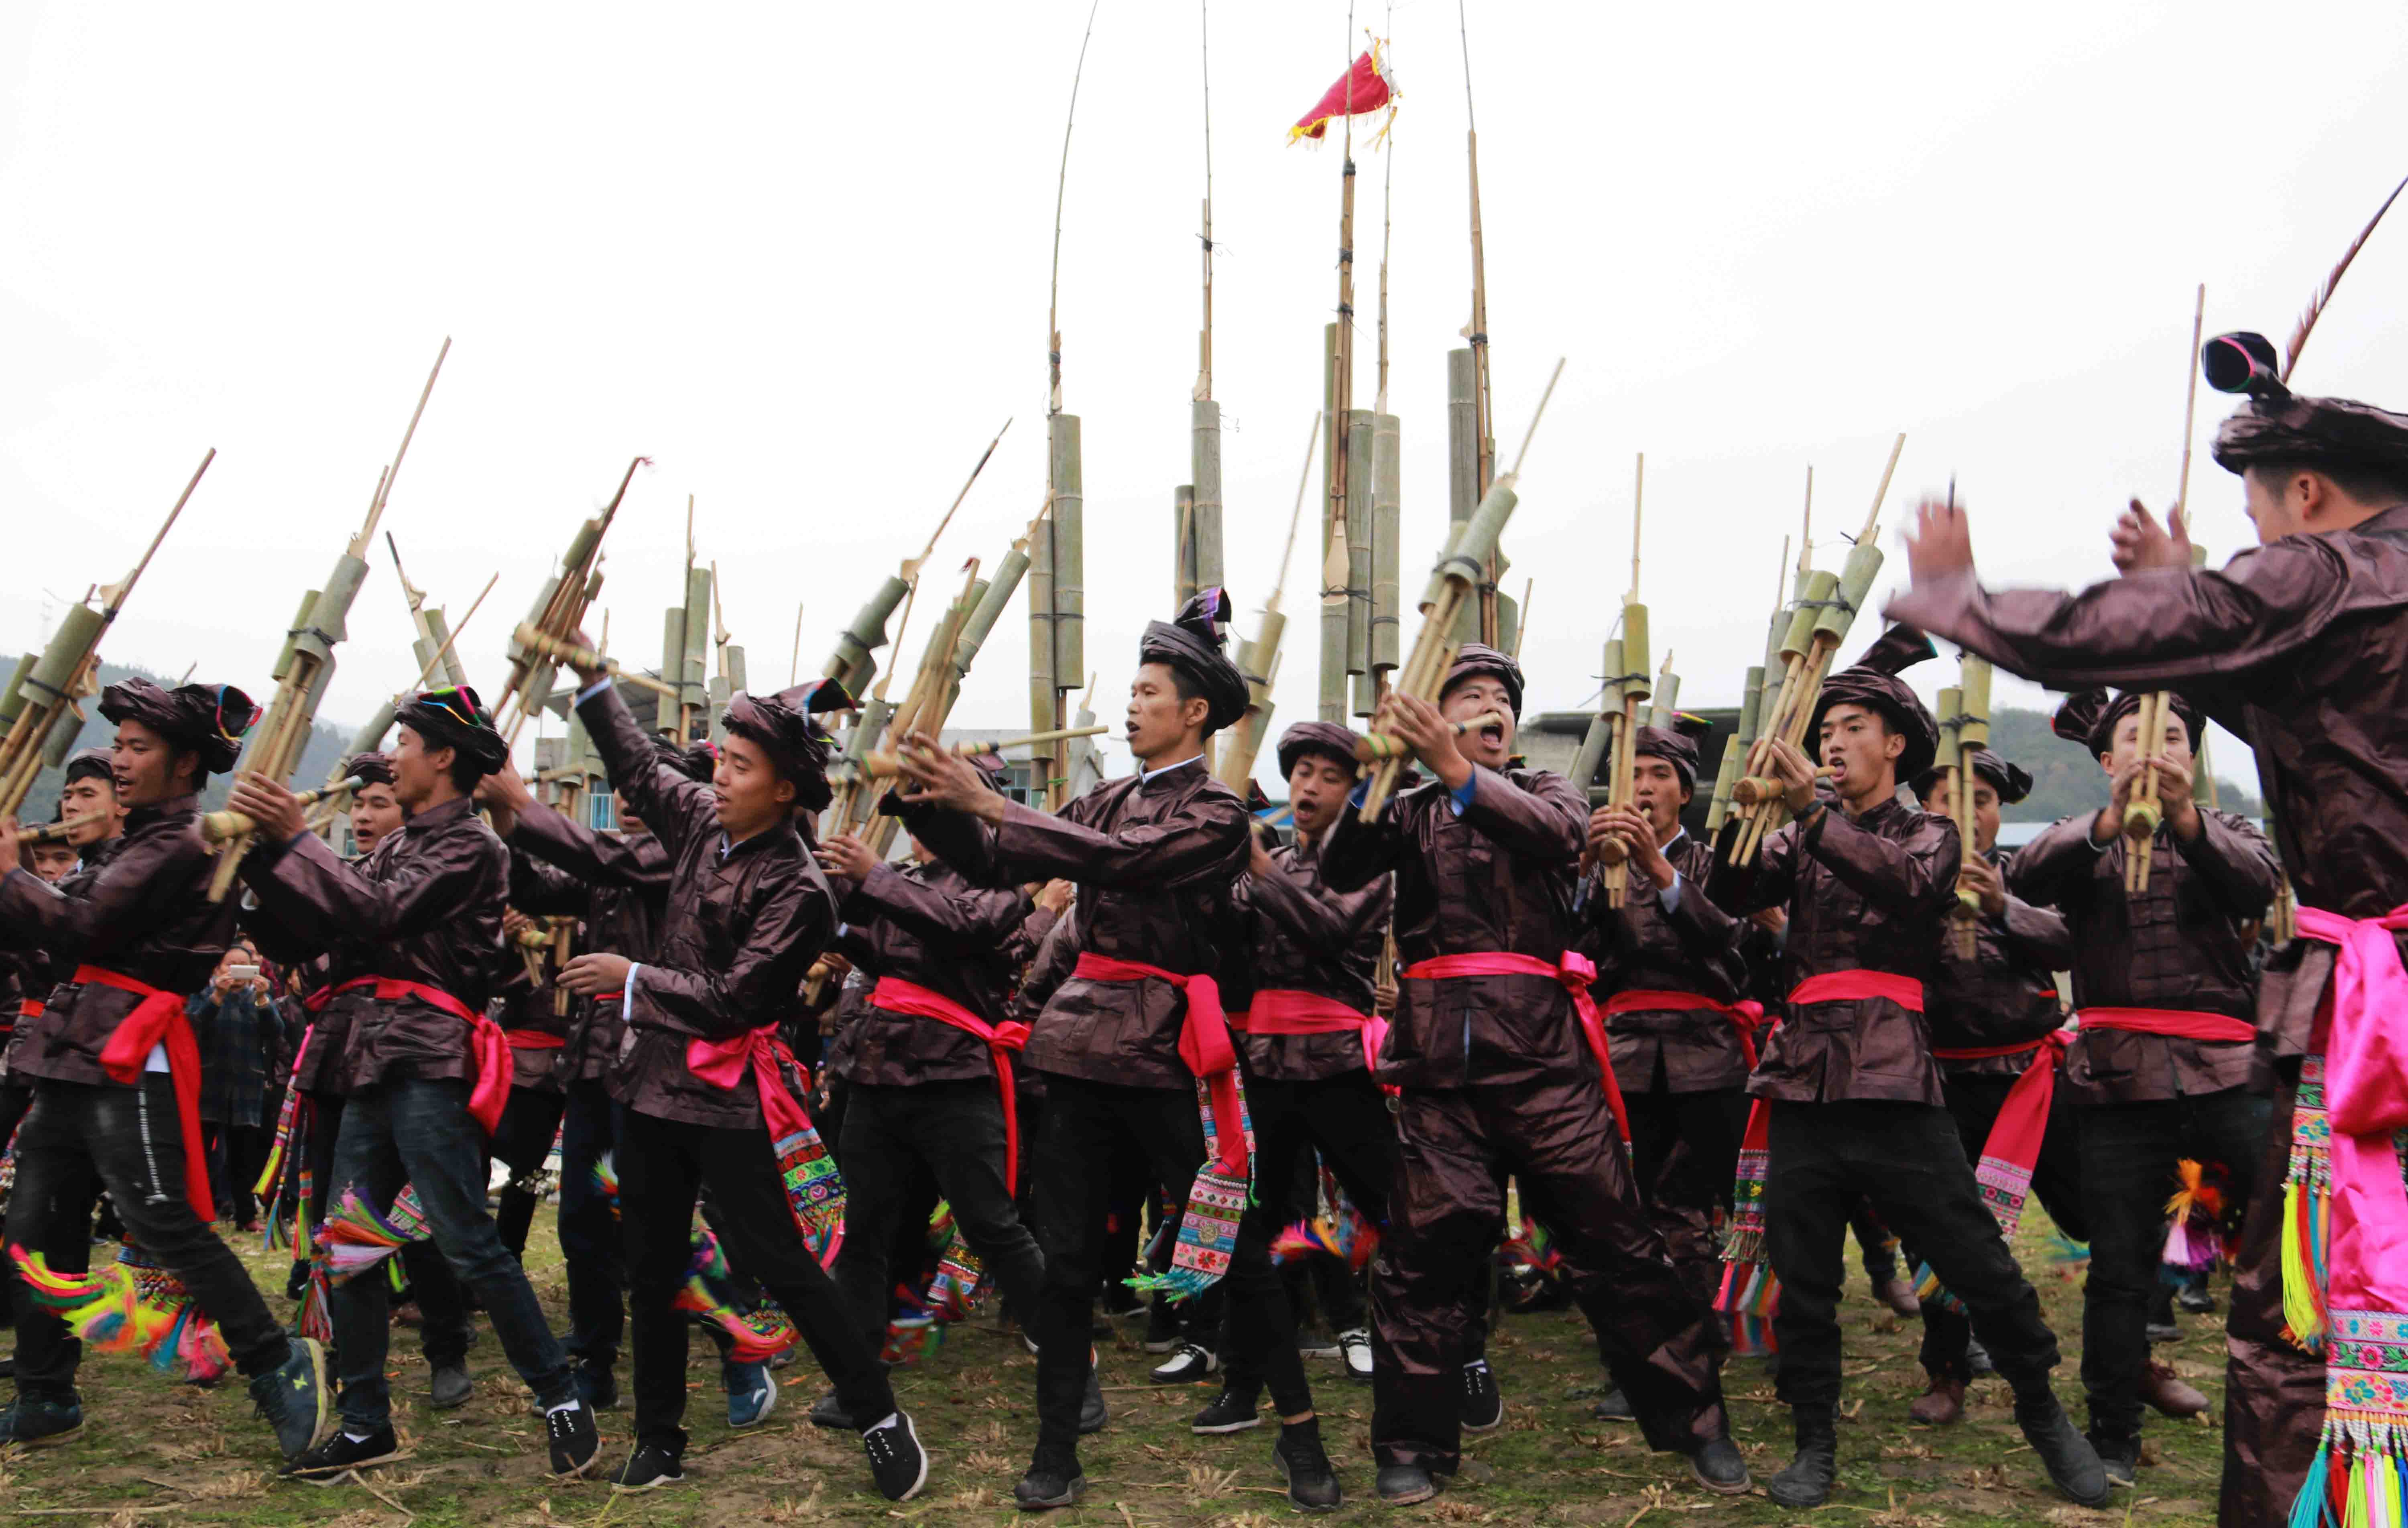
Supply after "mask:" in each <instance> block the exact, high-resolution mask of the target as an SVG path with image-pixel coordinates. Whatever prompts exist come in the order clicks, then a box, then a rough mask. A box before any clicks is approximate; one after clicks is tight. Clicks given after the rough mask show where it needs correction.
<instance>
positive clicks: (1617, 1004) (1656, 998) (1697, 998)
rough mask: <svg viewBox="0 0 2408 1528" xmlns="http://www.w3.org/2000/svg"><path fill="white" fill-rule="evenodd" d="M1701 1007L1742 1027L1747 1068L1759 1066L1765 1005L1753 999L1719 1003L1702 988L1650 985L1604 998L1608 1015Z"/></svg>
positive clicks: (1687, 1010) (1673, 1011)
mask: <svg viewBox="0 0 2408 1528" xmlns="http://www.w3.org/2000/svg"><path fill="white" fill-rule="evenodd" d="M1699 1008H1712V1009H1713V1010H1714V1011H1715V1012H1716V1013H1719V1014H1721V1015H1722V1016H1723V1017H1724V1018H1726V1019H1727V1020H1729V1021H1731V1027H1732V1028H1733V1029H1736V1030H1738V1031H1739V1048H1740V1050H1742V1052H1744V1053H1745V1054H1746V1056H1747V1068H1748V1070H1749V1071H1751V1072H1752V1071H1754V1070H1756V1031H1757V1030H1759V1029H1761V1028H1763V1027H1764V1005H1763V1004H1761V1003H1758V1002H1756V1001H1754V1000H1753V999H1751V1000H1749V1001H1747V1002H1743V1003H1717V1002H1715V1001H1714V1000H1713V998H1711V997H1708V996H1706V995H1705V994H1704V993H1703V992H1657V991H1655V990H1653V989H1651V988H1645V987H1634V988H1632V989H1630V990H1629V991H1628V992H1616V993H1614V994H1613V996H1612V997H1609V998H1607V999H1606V1000H1605V1016H1606V1017H1607V1018H1609V1019H1611V1018H1613V1016H1614V1015H1615V1014H1617V1013H1691V1012H1695V1011H1696V1010H1698V1009H1699Z"/></svg>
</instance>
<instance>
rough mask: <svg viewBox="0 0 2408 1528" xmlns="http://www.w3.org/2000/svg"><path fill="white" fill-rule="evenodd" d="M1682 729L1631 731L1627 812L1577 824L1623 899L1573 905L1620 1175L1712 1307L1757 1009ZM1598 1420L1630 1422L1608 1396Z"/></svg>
mask: <svg viewBox="0 0 2408 1528" xmlns="http://www.w3.org/2000/svg"><path fill="white" fill-rule="evenodd" d="M1680 722H1681V723H1687V724H1692V725H1694V726H1697V727H1701V726H1702V725H1703V723H1699V722H1697V720H1696V719H1695V718H1693V717H1684V718H1681V719H1680ZM1692 725H1683V724H1680V723H1676V724H1675V725H1674V726H1671V727H1652V726H1649V727H1641V728H1640V729H1639V732H1638V741H1637V744H1636V749H1635V751H1636V754H1637V757H1636V759H1635V760H1634V761H1633V767H1632V771H1631V786H1632V791H1631V804H1630V805H1629V806H1627V807H1611V806H1608V807H1598V808H1597V809H1596V810H1594V811H1592V812H1591V813H1590V814H1589V820H1588V845H1589V850H1590V857H1591V858H1592V859H1593V858H1594V857H1595V855H1596V851H1597V850H1598V846H1600V845H1601V844H1602V843H1603V842H1604V841H1605V840H1606V839H1608V838H1612V839H1613V840H1615V841H1616V842H1618V843H1620V844H1622V845H1624V846H1625V847H1626V848H1627V850H1628V851H1629V855H1630V864H1631V871H1630V874H1631V881H1630V888H1629V892H1628V894H1627V896H1626V897H1625V899H1624V902H1623V905H1622V906H1621V907H1613V906H1611V905H1610V901H1609V899H1608V897H1607V895H1606V893H1605V889H1604V886H1603V884H1602V883H1601V881H1599V880H1598V879H1595V878H1592V879H1590V880H1589V881H1587V882H1586V884H1585V885H1584V887H1583V889H1582V891H1583V895H1582V900H1581V909H1580V910H1581V916H1582V919H1583V922H1584V928H1583V930H1582V942H1583V944H1584V946H1586V947H1587V948H1588V949H1590V950H1592V951H1593V952H1594V954H1595V957H1596V960H1597V964H1598V982H1599V984H1600V985H1601V986H1602V987H1603V988H1604V989H1605V990H1606V991H1607V992H1610V993H1612V995H1611V996H1609V997H1608V998H1607V999H1606V1001H1605V1005H1604V1013H1605V1033H1606V1042H1607V1045H1608V1047H1609V1049H1610V1051H1611V1053H1612V1055H1613V1074H1614V1080H1615V1082H1616V1083H1617V1084H1619V1085H1620V1087H1621V1089H1622V1101H1623V1106H1624V1107H1625V1109H1626V1110H1627V1112H1628V1114H1629V1117H1630V1165H1631V1171H1632V1173H1633V1175H1634V1176H1635V1178H1637V1181H1638V1184H1639V1192H1640V1196H1641V1199H1643V1200H1644V1201H1645V1202H1646V1205H1647V1213H1648V1217H1649V1219H1650V1220H1651V1221H1653V1222H1654V1224H1655V1226H1656V1230H1657V1231H1658V1232H1659V1233H1661V1234H1662V1235H1663V1237H1664V1244H1665V1246H1666V1248H1667V1249H1669V1250H1670V1252H1671V1254H1672V1262H1673V1264H1675V1265H1676V1266H1677V1267H1679V1268H1680V1270H1681V1272H1682V1275H1683V1276H1684V1278H1687V1279H1688V1280H1689V1285H1690V1288H1691V1289H1693V1290H1694V1291H1696V1292H1697V1294H1698V1297H1699V1299H1701V1300H1705V1301H1708V1302H1710V1303H1711V1302H1712V1301H1713V1298H1714V1292H1715V1290H1716V1288H1717V1287H1718V1286H1719V1285H1720V1284H1721V1282H1722V1275H1723V1260H1722V1250H1721V1247H1720V1245H1719V1243H1718V1241H1717V1239H1716V1236H1715V1231H1714V1228H1715V1221H1716V1211H1717V1210H1718V1209H1724V1208H1727V1207H1728V1205H1729V1194H1730V1186H1731V1178H1732V1177H1733V1176H1734V1174H1735V1173H1736V1171H1737V1169H1738V1166H1739V1146H1740V1137H1741V1135H1742V1134H1744V1133H1745V1130H1746V1126H1747V1092H1746V1086H1747V1074H1748V1068H1749V1066H1750V1065H1751V1064H1752V1063H1753V1060H1754V1057H1755V1054H1756V1041H1755V1038H1754V1031H1755V1028H1756V1021H1757V1019H1758V1018H1759V1017H1760V1010H1759V1009H1757V1008H1756V1006H1755V1005H1753V1004H1748V1005H1745V1006H1744V1007H1742V997H1743V996H1744V995H1745V986H1746V982H1747V969H1746V963H1745V960H1744V958H1743V956H1742V954H1741V941H1742V935H1743V934H1744V932H1745V930H1746V927H1747V924H1746V923H1745V922H1744V921H1742V920H1740V919H1736V918H1733V917H1732V916H1731V915H1730V914H1728V913H1727V912H1725V911H1723V909H1722V908H1720V907H1716V906H1715V905H1714V903H1713V899H1712V898H1710V897H1708V896H1707V895H1706V893H1705V887H1706V882H1707V880H1708V879H1709V878H1710V876H1711V873H1712V871H1713V858H1714V856H1713V846H1712V845H1710V844H1704V843H1700V842H1699V841H1698V840H1697V839H1695V838H1693V837H1691V836H1689V834H1688V831H1687V830H1686V829H1684V827H1682V825H1681V810H1682V808H1683V807H1686V806H1687V805H1688V804H1689V801H1690V798H1691V797H1692V796H1693V795H1695V793H1696V792H1697V788H1698V744H1697V739H1696V736H1695V734H1694V731H1693V730H1692ZM1597 1414H1598V1417H1600V1418H1609V1419H1623V1420H1627V1419H1629V1418H1632V1417H1634V1416H1635V1415H1636V1413H1635V1412H1634V1411H1633V1410H1632V1408H1631V1406H1630V1401H1629V1398H1628V1397H1627V1396H1626V1395H1624V1394H1622V1393H1621V1392H1619V1391H1615V1392H1612V1393H1610V1394H1608V1395H1607V1396H1606V1397H1605V1399H1603V1400H1601V1401H1599V1402H1598V1408H1597Z"/></svg>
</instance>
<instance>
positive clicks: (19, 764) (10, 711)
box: [0, 446, 218, 817]
mask: <svg viewBox="0 0 2408 1528" xmlns="http://www.w3.org/2000/svg"><path fill="white" fill-rule="evenodd" d="M217 459H218V452H217V448H216V447H214V446H212V447H210V448H209V450H208V454H207V455H205V456H203V457H202V458H201V464H200V465H199V466H197V467H194V468H193V476H192V477H191V478H188V479H187V480H186V481H185V483H184V491H183V492H182V493H179V494H177V495H176V503H175V505H174V507H171V508H170V509H169V510H168V511H167V518H166V520H165V521H163V522H162V523H161V524H160V526H159V529H158V532H157V534H155V535H154V536H151V537H150V546H148V547H146V548H144V549H143V550H142V560H141V561H140V562H138V563H136V564H134V571H133V572H131V573H128V574H127V575H126V576H125V578H124V580H123V581H122V582H121V583H114V584H110V585H109V586H108V587H107V588H105V589H101V590H99V591H96V595H97V597H98V599H99V600H100V605H99V607H98V608H94V607H93V606H92V605H90V604H88V603H79V604H76V605H72V606H69V607H67V613H66V615H65V617H64V618H63V619H62V620H61V621H59V629H58V630H57V631H55V632H53V633H51V634H50V644H49V645H48V646H47V647H45V648H43V650H42V651H41V655H40V656H39V657H36V656H35V655H34V654H33V653H30V652H29V653H26V654H25V655H24V656H23V657H22V658H21V659H19V660H18V662H17V668H16V672H15V673H13V674H11V675H10V676H9V678H8V688H7V690H6V691H0V728H5V729H6V731H5V734H0V817H13V816H14V815H16V812H17V808H18V807H22V806H23V805H24V804H25V794H26V793H27V792H29V791H31V790H32V789H33V788H34V777H35V776H36V775H37V774H39V773H40V772H41V769H42V766H43V765H44V764H65V763H66V756H67V753H68V752H69V751H70V750H72V749H74V747H75V737H76V732H77V730H78V726H77V725H68V726H61V725H60V723H61V722H62V721H67V720H68V719H69V718H74V719H75V721H76V722H77V723H78V724H79V723H80V722H81V721H82V717H81V715H80V713H79V710H78V707H77V704H76V703H77V702H78V701H79V700H81V699H82V698H83V697H84V696H86V695H89V694H92V693H93V692H94V691H95V690H96V689H97V688H98V687H97V686H96V685H95V684H94V683H93V673H94V670H95V668H96V666H97V664H99V661H100V639H101V637H102V636H103V635H106V634H107V633H108V628H109V624H110V622H112V621H115V620H116V619H117V613H118V612H119V611H120V610H122V609H124V608H125V600H126V596H127V595H129V594H131V593H134V586H135V585H136V583H138V582H140V581H141V578H142V570H143V569H144V568H147V567H149V566H150V559H151V558H152V557H153V556H154V555H156V554H157V552H158V550H159V544H160V543H161V542H163V541H165V540H166V539H167V533H168V532H169V531H170V530H172V529H174V528H175V524H176V517H177V516H179V515H180V514H182V513H183V512H184V505H185V504H186V503H187V502H188V501H189V500H190V499H191V498H192V496H193V490H194V489H196V488H198V487H200V486H201V475H202V474H203V473H205V472H207V471H208V470H209V464H210V463H212V462H214V461H216V460H217ZM92 597H93V596H89V595H88V596H86V598H87V599H90V598H92Z"/></svg>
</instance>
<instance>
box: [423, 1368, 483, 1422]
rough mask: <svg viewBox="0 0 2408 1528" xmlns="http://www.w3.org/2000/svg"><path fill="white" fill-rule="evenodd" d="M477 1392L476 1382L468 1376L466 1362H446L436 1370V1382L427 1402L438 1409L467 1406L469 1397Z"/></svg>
mask: <svg viewBox="0 0 2408 1528" xmlns="http://www.w3.org/2000/svg"><path fill="white" fill-rule="evenodd" d="M476 1393H477V1386H476V1382H475V1381H474V1380H472V1379H470V1378H468V1369H467V1366H466V1364H442V1365H440V1366H439V1367H437V1369H436V1371H435V1383H434V1386H433V1388H432V1392H431V1393H430V1394H429V1395H428V1397H427V1402H426V1404H427V1405H429V1406H431V1407H434V1408H435V1409H436V1410H437V1411H449V1410H451V1409H452V1407H462V1406H466V1405H467V1404H468V1397H470V1396H471V1395H474V1394H476Z"/></svg>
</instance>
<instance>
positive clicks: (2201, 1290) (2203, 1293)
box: [2174, 1282, 2215, 1316]
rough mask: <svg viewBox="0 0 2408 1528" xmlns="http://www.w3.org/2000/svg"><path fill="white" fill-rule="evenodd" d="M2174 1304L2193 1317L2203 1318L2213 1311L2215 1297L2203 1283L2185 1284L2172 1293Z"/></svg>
mask: <svg viewBox="0 0 2408 1528" xmlns="http://www.w3.org/2000/svg"><path fill="white" fill-rule="evenodd" d="M2174 1304H2176V1305H2178V1306H2180V1307H2183V1308H2184V1309H2185V1310H2187V1311H2189V1312H2190V1313H2191V1314H2192V1315H2194V1316H2205V1315H2208V1314H2209V1313H2211V1312H2213V1311H2214V1309H2215V1296H2214V1294H2213V1293H2212V1292H2209V1290H2208V1287H2207V1285H2206V1284H2205V1283H2204V1282H2201V1283H2197V1284H2185V1285H2184V1286H2183V1287H2182V1288H2180V1289H2178V1290H2176V1291H2174Z"/></svg>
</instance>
